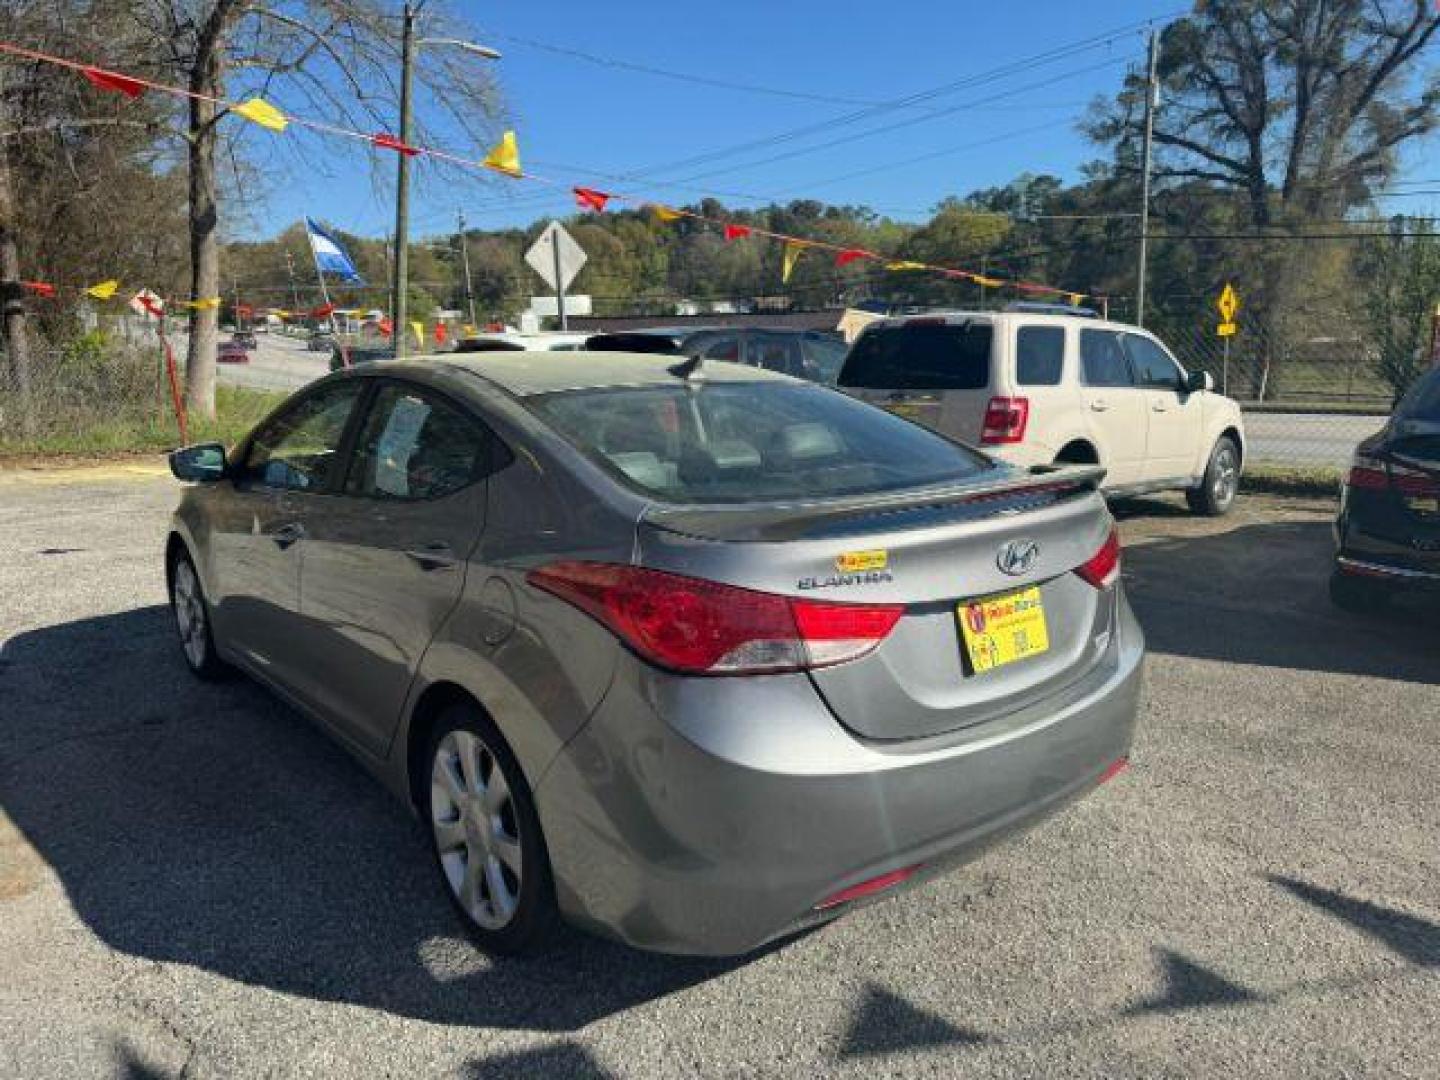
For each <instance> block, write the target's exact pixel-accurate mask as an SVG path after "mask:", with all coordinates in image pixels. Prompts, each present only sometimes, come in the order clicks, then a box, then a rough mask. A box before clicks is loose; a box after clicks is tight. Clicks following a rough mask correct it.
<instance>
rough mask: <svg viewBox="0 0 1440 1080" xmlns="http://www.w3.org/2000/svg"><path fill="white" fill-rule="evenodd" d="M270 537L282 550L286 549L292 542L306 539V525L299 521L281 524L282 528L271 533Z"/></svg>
mask: <svg viewBox="0 0 1440 1080" xmlns="http://www.w3.org/2000/svg"><path fill="white" fill-rule="evenodd" d="M270 539H272V540H274V541H275V543H276V545H277V546H278V547H279V548H280V550H281V551H284V550H285V549H286V548H288V547H289V546H290V545H291V544H293V543H295V541H297V540H303V539H305V526H304V525H301V524H300V523H299V522H298V521H292V522H290V523H288V524H286V525H281V526H280V528H278V529H276V530H275V531H274V532H273V533H271V534H270Z"/></svg>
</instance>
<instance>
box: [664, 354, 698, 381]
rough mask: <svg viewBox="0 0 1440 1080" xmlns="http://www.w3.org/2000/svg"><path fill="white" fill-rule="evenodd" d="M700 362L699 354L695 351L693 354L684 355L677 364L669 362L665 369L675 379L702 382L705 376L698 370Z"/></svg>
mask: <svg viewBox="0 0 1440 1080" xmlns="http://www.w3.org/2000/svg"><path fill="white" fill-rule="evenodd" d="M702 362H703V361H702V360H701V358H700V354H699V353H696V354H695V355H694V356H689V357H686V358H685V359H684V360H682V361H681V362H680V363H678V364H671V365H670V367H668V368H666V370H667V371H669V372H670V374H671V375H674V376H675V377H676V378H677V379H684V380H685V381H686V382H690V383H696V382H703V381H704V379H705V376H704V375H703V374H702V373H701V371H700V365H701V363H702Z"/></svg>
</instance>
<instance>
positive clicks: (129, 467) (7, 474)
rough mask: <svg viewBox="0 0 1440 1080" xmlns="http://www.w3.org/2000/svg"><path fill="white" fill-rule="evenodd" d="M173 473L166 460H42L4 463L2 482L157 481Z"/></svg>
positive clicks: (49, 483) (53, 483)
mask: <svg viewBox="0 0 1440 1080" xmlns="http://www.w3.org/2000/svg"><path fill="white" fill-rule="evenodd" d="M169 475H170V469H169V466H167V465H166V464H165V461H164V460H163V459H161V460H158V461H155V460H149V459H141V460H135V461H108V462H85V463H83V464H79V463H76V464H68V463H60V462H55V461H39V462H36V463H34V464H31V465H25V464H11V465H0V484H47V485H60V484H95V483H107V482H110V481H115V480H153V479H155V478H156V477H161V476H169Z"/></svg>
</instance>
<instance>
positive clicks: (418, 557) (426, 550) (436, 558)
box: [405, 542, 460, 570]
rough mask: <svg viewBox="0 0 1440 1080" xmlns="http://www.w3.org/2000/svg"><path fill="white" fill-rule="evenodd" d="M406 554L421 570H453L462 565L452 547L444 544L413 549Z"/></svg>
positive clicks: (439, 543) (438, 543)
mask: <svg viewBox="0 0 1440 1080" xmlns="http://www.w3.org/2000/svg"><path fill="white" fill-rule="evenodd" d="M405 554H406V555H408V556H410V558H412V559H414V560H415V562H416V563H417V564H418V565H419V567H420V569H421V570H452V569H454V568H455V567H456V566H458V565H459V564H460V560H459V559H458V558H456V557H455V552H454V551H453V550H451V548H450V545H449V544H446V543H443V542H437V543H433V544H426V545H425V546H424V547H422V548H411V549H410V550H408V551H407V552H405Z"/></svg>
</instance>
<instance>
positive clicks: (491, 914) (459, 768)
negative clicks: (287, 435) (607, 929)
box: [425, 705, 558, 955]
mask: <svg viewBox="0 0 1440 1080" xmlns="http://www.w3.org/2000/svg"><path fill="white" fill-rule="evenodd" d="M427 761H428V762H429V774H428V780H429V783H428V784H427V786H426V788H425V818H426V820H427V821H428V822H429V824H430V848H431V851H432V852H433V853H434V856H435V863H436V866H437V867H438V868H439V871H440V878H441V880H442V881H443V882H444V884H445V891H446V893H447V895H449V897H450V900H451V902H452V903H453V904H454V905H455V908H456V910H457V911H459V913H460V917H461V918H462V919H463V920H464V922H465V927H466V929H467V930H469V931H470V935H471V937H473V938H474V939H475V941H476V943H477V944H479V945H480V947H481V948H483V949H485V950H486V951H488V952H493V953H502V954H507V955H514V954H517V953H525V952H533V951H536V950H538V949H539V948H540V947H541V946H542V945H543V944H544V943H545V941H546V939H547V938H548V937H549V936H550V934H551V933H552V932H553V930H554V928H555V924H556V922H557V921H558V909H557V907H556V904H555V886H554V882H553V880H552V878H551V875H550V856H549V854H548V853H547V852H546V850H545V840H544V837H542V836H541V834H540V819H539V816H538V815H537V814H536V812H535V800H534V798H533V797H532V796H531V794H530V788H529V785H527V784H526V783H525V777H524V775H523V774H522V773H521V771H520V766H519V764H518V763H517V762H516V761H515V756H514V755H513V754H512V753H511V752H510V747H509V746H507V745H506V743H505V740H504V739H503V738H501V737H500V733H499V731H497V730H496V729H495V725H494V724H492V723H491V722H490V720H489V718H488V717H486V716H485V715H484V714H483V713H482V712H481V711H480V710H479V709H478V708H476V707H475V706H473V705H452V706H450V707H449V708H447V709H446V710H445V711H444V712H443V713H441V715H440V718H439V719H438V720H437V721H436V724H435V731H434V734H433V735H432V737H431V740H430V753H429V756H428V758H427Z"/></svg>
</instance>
